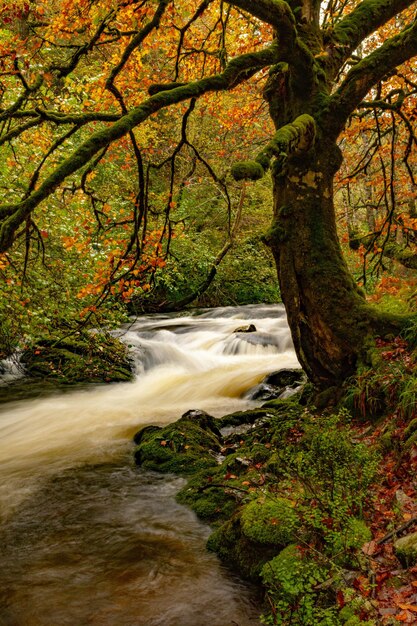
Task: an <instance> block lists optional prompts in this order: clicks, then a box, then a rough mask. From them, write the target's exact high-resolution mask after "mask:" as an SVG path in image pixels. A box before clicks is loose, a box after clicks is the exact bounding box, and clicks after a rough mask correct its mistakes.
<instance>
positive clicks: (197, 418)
mask: <svg viewBox="0 0 417 626" xmlns="http://www.w3.org/2000/svg"><path fill="white" fill-rule="evenodd" d="M181 419H182V420H192V421H193V422H195V423H196V424H198V425H199V426H200V427H201V428H203V429H205V430H207V429H208V430H211V432H213V433H214V434H215V435H216V436H217V437H220V430H219V428H218V423H217V420H216V418H215V417H213V416H212V415H209V414H208V413H206V412H205V411H202V410H201V409H190V410H189V411H187V412H186V413H184V415H182V417H181Z"/></svg>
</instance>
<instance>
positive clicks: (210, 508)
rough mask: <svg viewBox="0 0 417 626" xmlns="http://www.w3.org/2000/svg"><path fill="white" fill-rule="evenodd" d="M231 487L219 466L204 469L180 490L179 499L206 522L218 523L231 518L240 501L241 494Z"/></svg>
mask: <svg viewBox="0 0 417 626" xmlns="http://www.w3.org/2000/svg"><path fill="white" fill-rule="evenodd" d="M231 487H233V485H231ZM231 487H228V486H227V485H226V484H224V482H223V476H222V473H221V470H220V469H219V468H213V471H207V470H203V471H202V472H199V473H198V474H197V475H196V476H193V477H192V478H191V479H190V480H189V482H188V483H187V485H186V486H185V487H183V489H181V491H179V493H178V494H177V501H178V502H179V503H180V504H185V505H187V506H189V507H190V508H191V509H192V510H193V511H194V512H195V513H196V515H198V517H199V518H200V519H202V520H204V521H205V522H208V523H210V524H218V523H219V522H224V521H225V520H227V519H229V518H230V517H231V516H232V515H233V513H234V511H235V510H236V507H237V506H238V504H239V502H240V498H239V495H241V494H240V493H239V491H236V490H233V488H231Z"/></svg>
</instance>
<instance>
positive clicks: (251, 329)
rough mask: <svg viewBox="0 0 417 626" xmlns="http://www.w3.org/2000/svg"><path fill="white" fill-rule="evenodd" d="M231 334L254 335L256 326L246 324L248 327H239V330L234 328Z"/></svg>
mask: <svg viewBox="0 0 417 626" xmlns="http://www.w3.org/2000/svg"><path fill="white" fill-rule="evenodd" d="M233 332H234V333H256V326H255V324H248V326H239V328H236V329H235V330H234V331H233Z"/></svg>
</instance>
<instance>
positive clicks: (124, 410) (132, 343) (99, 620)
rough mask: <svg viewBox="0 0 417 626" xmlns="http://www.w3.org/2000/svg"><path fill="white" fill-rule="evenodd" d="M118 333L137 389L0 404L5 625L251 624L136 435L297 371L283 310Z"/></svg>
mask: <svg viewBox="0 0 417 626" xmlns="http://www.w3.org/2000/svg"><path fill="white" fill-rule="evenodd" d="M249 323H251V324H254V325H255V326H256V329H257V331H256V332H254V333H234V330H236V328H238V327H241V326H245V325H248V324H249ZM115 334H116V335H118V336H120V338H121V339H122V340H123V341H124V342H126V343H127V345H128V346H129V347H130V350H131V353H132V356H133V358H134V361H135V368H136V373H137V376H136V377H135V380H134V381H133V382H132V383H123V384H117V385H96V386H92V387H89V388H88V389H81V390H74V391H71V392H66V393H56V394H54V395H49V396H47V397H41V398H37V399H31V400H22V401H19V402H10V403H7V404H5V405H3V406H2V407H1V408H0V514H1V517H0V519H1V527H0V559H1V561H0V565H1V567H0V626H67V625H68V626H84V625H85V626H87V625H91V626H159V625H160V626H229V625H230V626H233V625H235V626H237V625H238V626H250V625H252V626H253V625H255V624H259V620H258V617H257V615H258V612H259V611H258V609H257V606H256V603H255V602H254V598H253V594H252V591H251V589H250V588H249V587H247V586H246V585H244V584H243V583H241V582H239V581H238V580H236V579H235V578H234V577H233V576H232V575H231V574H230V573H229V572H228V571H227V570H225V569H224V568H223V567H222V566H221V565H220V564H219V562H218V560H217V559H216V557H215V556H214V555H212V554H209V553H207V552H206V551H205V547H204V546H205V541H206V539H207V536H208V534H209V529H208V528H207V527H206V526H205V525H203V524H201V523H200V522H199V521H198V520H197V519H196V518H195V516H194V514H193V513H192V512H190V511H189V510H187V509H186V508H184V507H182V506H180V505H178V504H177V503H176V502H175V493H176V492H177V491H178V489H179V488H180V487H181V486H182V485H183V484H184V480H183V479H182V478H179V477H174V476H161V475H158V474H156V473H152V472H145V471H143V470H141V469H140V468H136V467H135V466H134V465H133V462H132V449H133V448H132V442H131V438H132V436H133V434H134V433H135V432H136V431H137V430H139V428H140V427H141V426H144V425H146V424H164V423H168V422H171V421H173V420H175V419H177V418H178V417H180V416H181V414H182V413H184V412H185V411H186V410H188V409H204V410H206V411H208V412H209V413H211V414H212V415H215V416H221V415H224V414H227V413H229V412H232V411H235V410H241V409H245V408H248V407H249V406H251V405H253V403H252V402H251V400H250V399H249V398H248V397H247V396H245V394H246V393H247V392H248V390H249V389H250V388H252V387H253V386H255V385H256V384H257V383H259V382H260V381H261V380H262V378H263V377H264V376H265V375H266V374H267V373H269V372H272V371H275V370H277V369H280V368H284V367H296V366H297V361H296V357H295V354H294V351H293V349H292V345H291V340H290V335H289V330H288V326H287V323H286V318H285V313H284V310H283V307H282V306H280V305H268V306H267V305H256V306H255V305H249V306H246V307H225V308H220V309H211V310H204V311H196V312H193V313H191V314H190V313H187V314H186V315H159V316H144V317H141V318H139V319H137V320H135V321H132V322H131V323H130V324H127V325H126V326H125V327H123V328H122V329H120V330H119V331H117V332H116V333H115Z"/></svg>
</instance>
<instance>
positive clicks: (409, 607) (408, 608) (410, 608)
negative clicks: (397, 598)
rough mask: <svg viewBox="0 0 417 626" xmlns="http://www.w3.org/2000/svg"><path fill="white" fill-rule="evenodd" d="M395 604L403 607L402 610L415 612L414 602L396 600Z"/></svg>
mask: <svg viewBox="0 0 417 626" xmlns="http://www.w3.org/2000/svg"><path fill="white" fill-rule="evenodd" d="M397 606H399V607H400V609H404V611H413V613H417V606H416V605H415V604H399V603H398V602H397Z"/></svg>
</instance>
